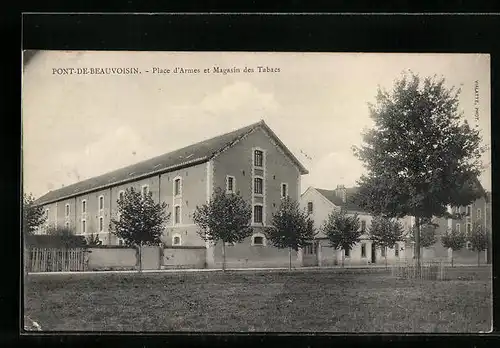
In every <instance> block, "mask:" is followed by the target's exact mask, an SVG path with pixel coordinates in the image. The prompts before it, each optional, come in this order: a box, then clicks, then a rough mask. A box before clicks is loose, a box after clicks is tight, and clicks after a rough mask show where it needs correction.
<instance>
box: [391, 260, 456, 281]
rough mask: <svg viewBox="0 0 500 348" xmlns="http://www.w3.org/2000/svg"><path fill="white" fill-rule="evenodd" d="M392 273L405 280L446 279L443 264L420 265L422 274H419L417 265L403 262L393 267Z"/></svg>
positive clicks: (429, 263) (428, 263)
mask: <svg viewBox="0 0 500 348" xmlns="http://www.w3.org/2000/svg"><path fill="white" fill-rule="evenodd" d="M391 273H392V275H393V276H395V277H398V278H404V279H426V280H444V279H446V274H445V267H444V263H443V262H422V263H421V265H420V272H418V268H417V265H416V263H414V262H401V263H397V264H394V265H392V268H391Z"/></svg>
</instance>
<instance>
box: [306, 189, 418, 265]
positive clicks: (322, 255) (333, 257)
mask: <svg viewBox="0 0 500 348" xmlns="http://www.w3.org/2000/svg"><path fill="white" fill-rule="evenodd" d="M355 193H356V188H346V187H344V186H342V185H339V186H337V188H336V189H335V190H324V189H319V188H314V187H309V188H308V189H307V190H306V191H305V192H304V193H303V194H302V195H301V197H300V206H301V208H302V209H304V210H306V211H307V213H308V214H309V215H310V216H311V218H312V219H313V221H314V227H315V229H316V230H317V231H318V234H317V236H316V246H315V247H314V249H313V252H312V256H311V257H310V259H311V261H310V262H311V263H314V264H317V265H318V266H333V265H338V264H341V262H342V258H343V259H344V264H345V265H370V264H384V263H385V262H386V260H387V262H388V263H394V262H401V261H405V260H406V259H407V257H408V256H409V254H408V252H409V251H408V250H407V249H408V248H407V243H405V242H404V241H400V242H398V243H396V244H395V246H394V247H393V248H387V249H386V250H384V249H382V248H379V247H376V246H375V245H374V243H372V241H371V240H370V238H369V235H368V231H369V228H370V226H371V221H372V218H373V217H372V216H371V215H370V214H369V213H367V212H365V211H363V209H361V208H360V207H359V206H357V205H356V204H355V203H354V202H353V201H352V200H351V199H350V198H351V197H352V196H353V195H354V194H355ZM341 209H344V210H345V211H346V212H347V214H348V215H353V214H357V215H358V218H359V221H360V229H361V231H362V232H363V233H362V235H361V241H360V242H359V243H358V244H356V245H355V246H354V247H353V248H352V249H351V250H348V251H345V250H340V249H334V248H332V247H331V246H330V243H329V241H328V239H327V237H326V235H325V234H324V233H323V231H322V230H321V227H322V226H323V224H324V222H325V221H326V219H327V218H328V215H329V214H330V213H332V212H333V211H340V210H341ZM400 222H401V224H402V225H403V228H404V229H405V231H406V230H407V229H408V228H409V226H410V219H409V218H404V219H401V220H400ZM304 257H306V256H305V255H304ZM410 257H411V256H410Z"/></svg>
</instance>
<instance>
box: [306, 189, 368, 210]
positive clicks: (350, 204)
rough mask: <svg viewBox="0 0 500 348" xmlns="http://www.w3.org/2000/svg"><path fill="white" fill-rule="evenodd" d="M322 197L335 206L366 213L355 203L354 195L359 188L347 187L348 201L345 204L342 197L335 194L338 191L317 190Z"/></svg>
mask: <svg viewBox="0 0 500 348" xmlns="http://www.w3.org/2000/svg"><path fill="white" fill-rule="evenodd" d="M315 190H316V191H318V192H319V193H320V194H321V195H323V196H324V197H325V198H326V199H328V200H329V201H330V202H332V203H333V204H335V205H336V206H338V207H341V208H344V209H345V210H350V211H359V212H362V211H364V210H363V209H362V208H361V207H359V206H358V205H357V204H356V202H354V199H353V198H354V195H355V194H356V193H357V192H358V190H359V188H358V187H346V188H345V191H346V201H345V202H343V201H342V198H341V197H338V196H337V195H336V193H335V191H336V190H325V189H320V188H315Z"/></svg>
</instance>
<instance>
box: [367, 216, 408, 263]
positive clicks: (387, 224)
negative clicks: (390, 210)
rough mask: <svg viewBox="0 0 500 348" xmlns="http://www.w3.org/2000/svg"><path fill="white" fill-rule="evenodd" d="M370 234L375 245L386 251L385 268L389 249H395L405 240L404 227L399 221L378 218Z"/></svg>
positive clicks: (372, 225) (371, 226) (374, 219)
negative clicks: (396, 245)
mask: <svg viewBox="0 0 500 348" xmlns="http://www.w3.org/2000/svg"><path fill="white" fill-rule="evenodd" d="M368 233H369V235H370V239H371V240H372V241H373V243H374V244H375V245H376V246H378V247H380V248H383V249H384V251H385V253H384V255H385V266H386V267H387V248H392V247H394V245H395V244H396V243H397V242H399V241H401V240H402V239H403V226H401V224H400V223H399V222H398V221H395V220H392V219H389V218H386V217H383V216H376V217H374V218H373V219H372V222H371V225H370V230H369V232H368Z"/></svg>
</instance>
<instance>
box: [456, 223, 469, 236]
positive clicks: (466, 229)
mask: <svg viewBox="0 0 500 348" xmlns="http://www.w3.org/2000/svg"><path fill="white" fill-rule="evenodd" d="M455 226H456V230H457V232H460V226H461V225H460V224H459V223H457V224H456V225H455ZM465 232H466V233H471V232H472V223H470V222H467V223H466V224H465Z"/></svg>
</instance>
